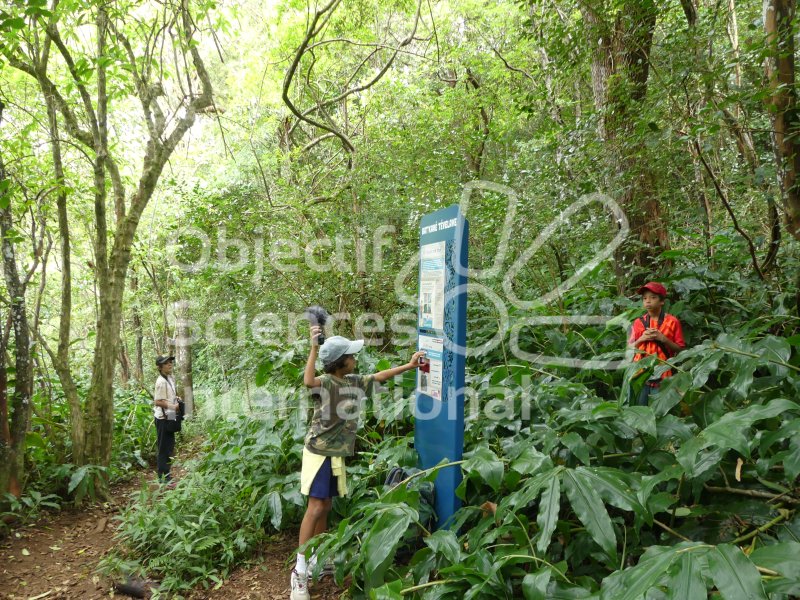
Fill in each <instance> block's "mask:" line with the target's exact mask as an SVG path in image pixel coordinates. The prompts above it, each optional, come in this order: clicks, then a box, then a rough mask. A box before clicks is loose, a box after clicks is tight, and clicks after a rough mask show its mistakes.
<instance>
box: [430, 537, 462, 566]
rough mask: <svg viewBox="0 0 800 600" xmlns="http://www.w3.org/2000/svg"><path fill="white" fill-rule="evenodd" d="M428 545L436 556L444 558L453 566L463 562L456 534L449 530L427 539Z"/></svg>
mask: <svg viewBox="0 0 800 600" xmlns="http://www.w3.org/2000/svg"><path fill="white" fill-rule="evenodd" d="M425 545H427V546H428V547H429V548H430V549H431V550H433V551H434V552H435V553H436V554H440V555H442V556H444V557H445V558H446V559H447V560H448V561H449V562H450V564H452V565H455V564H458V562H459V561H460V560H461V549H460V548H459V547H458V539H457V538H456V534H455V533H453V532H452V531H450V530H449V529H442V530H440V531H436V532H434V533H433V535H431V536H429V537H427V538H425Z"/></svg>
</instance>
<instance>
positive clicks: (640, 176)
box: [582, 0, 669, 280]
mask: <svg viewBox="0 0 800 600" xmlns="http://www.w3.org/2000/svg"><path fill="white" fill-rule="evenodd" d="M582 14H583V18H584V21H585V24H586V31H587V40H588V41H589V42H590V43H591V44H592V46H593V47H595V48H596V49H595V51H594V52H593V54H592V68H591V70H592V90H593V93H594V100H595V108H596V109H597V111H598V114H599V115H600V118H599V120H598V133H599V135H600V137H601V139H603V141H605V142H608V147H609V148H610V150H611V156H612V159H611V160H612V164H611V165H610V166H611V173H612V180H611V181H609V182H608V185H609V188H610V189H616V190H617V193H618V194H619V197H618V200H619V203H620V206H621V207H622V209H623V210H624V211H625V212H626V214H627V216H628V221H629V223H630V226H631V234H632V236H631V237H632V240H631V241H632V242H633V244H626V245H623V246H622V248H621V250H620V252H618V253H617V256H616V259H617V273H618V274H619V275H620V276H622V277H623V278H625V279H626V280H627V275H628V273H627V272H626V270H625V268H624V267H625V266H627V265H630V264H635V265H639V266H644V267H648V268H651V267H653V266H654V265H655V263H656V261H657V259H658V256H659V255H660V254H661V252H663V251H664V250H667V249H668V248H669V234H668V230H667V223H666V215H665V214H664V212H663V209H662V207H661V203H660V202H659V200H658V196H657V194H656V192H655V189H654V188H655V183H654V181H653V179H654V177H653V173H652V171H651V168H650V166H649V165H647V164H643V162H642V153H643V149H644V146H643V143H642V142H636V143H632V139H631V138H632V137H633V136H634V135H635V133H634V126H635V116H636V113H637V107H638V105H639V104H641V102H642V101H643V100H644V98H645V96H646V95H647V81H648V77H649V72H650V48H651V46H652V43H653V31H654V29H655V24H656V18H657V16H658V10H657V8H656V5H655V3H654V2H653V1H652V0H643V1H640V0H636V1H634V0H629V1H627V2H625V3H624V5H623V6H622V8H621V9H620V10H619V12H618V13H617V14H616V16H615V20H614V26H613V27H611V26H610V23H609V21H607V20H606V18H605V17H604V15H601V14H599V13H598V12H597V11H596V10H594V9H593V8H592V7H590V6H589V5H585V6H584V7H583V13H582Z"/></svg>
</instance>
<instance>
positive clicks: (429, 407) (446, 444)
mask: <svg viewBox="0 0 800 600" xmlns="http://www.w3.org/2000/svg"><path fill="white" fill-rule="evenodd" d="M468 239H469V224H468V223H467V220H466V219H465V218H464V217H463V215H462V214H461V212H460V210H459V207H458V205H454V206H450V207H448V208H444V209H441V210H438V211H436V212H434V213H431V214H428V215H425V216H424V217H423V218H422V222H421V224H420V274H419V298H418V299H419V308H418V323H417V347H418V349H420V350H424V351H425V352H426V353H427V358H428V360H429V364H428V365H427V366H426V367H425V368H424V369H418V371H417V391H416V406H415V417H416V424H415V431H414V444H415V446H416V449H417V452H418V453H419V457H420V467H421V468H422V469H429V468H431V467H434V466H436V465H437V464H439V463H440V462H441V461H442V460H443V459H447V460H448V461H458V460H461V457H462V454H463V451H464V366H465V365H464V363H465V358H466V356H465V353H466V341H467V265H468V252H467V249H468ZM460 483H461V468H460V467H446V468H443V469H441V470H440V471H439V472H438V475H437V477H436V480H435V482H434V485H435V488H436V502H435V508H436V515H437V528H438V529H441V528H442V527H446V526H447V525H448V523H449V521H450V519H451V518H452V516H453V515H454V514H455V512H456V511H457V510H458V509H459V508H460V506H461V501H460V500H459V498H458V497H457V496H456V493H455V491H456V488H457V487H458V486H459V484H460Z"/></svg>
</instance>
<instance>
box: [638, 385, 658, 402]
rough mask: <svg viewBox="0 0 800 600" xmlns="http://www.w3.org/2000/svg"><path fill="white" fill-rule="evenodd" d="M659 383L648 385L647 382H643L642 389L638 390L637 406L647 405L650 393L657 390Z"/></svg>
mask: <svg viewBox="0 0 800 600" xmlns="http://www.w3.org/2000/svg"><path fill="white" fill-rule="evenodd" d="M658 386H659V384H656V385H650V384H648V383H647V382H645V383H644V385H643V386H642V390H641V391H640V392H639V398H638V399H637V401H636V404H637V405H638V406H647V405H648V404H649V403H650V394H652V393H654V392H657V391H658Z"/></svg>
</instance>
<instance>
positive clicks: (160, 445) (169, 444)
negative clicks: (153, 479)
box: [156, 419, 175, 481]
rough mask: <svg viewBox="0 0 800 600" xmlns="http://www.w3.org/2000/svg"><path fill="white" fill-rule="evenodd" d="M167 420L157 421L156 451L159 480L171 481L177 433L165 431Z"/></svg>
mask: <svg viewBox="0 0 800 600" xmlns="http://www.w3.org/2000/svg"><path fill="white" fill-rule="evenodd" d="M166 424H167V421H166V419H156V449H157V450H158V479H159V480H160V481H169V480H170V479H171V476H170V474H169V467H170V465H171V464H172V453H173V452H174V451H175V432H174V431H165V429H164V427H165V426H166Z"/></svg>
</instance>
